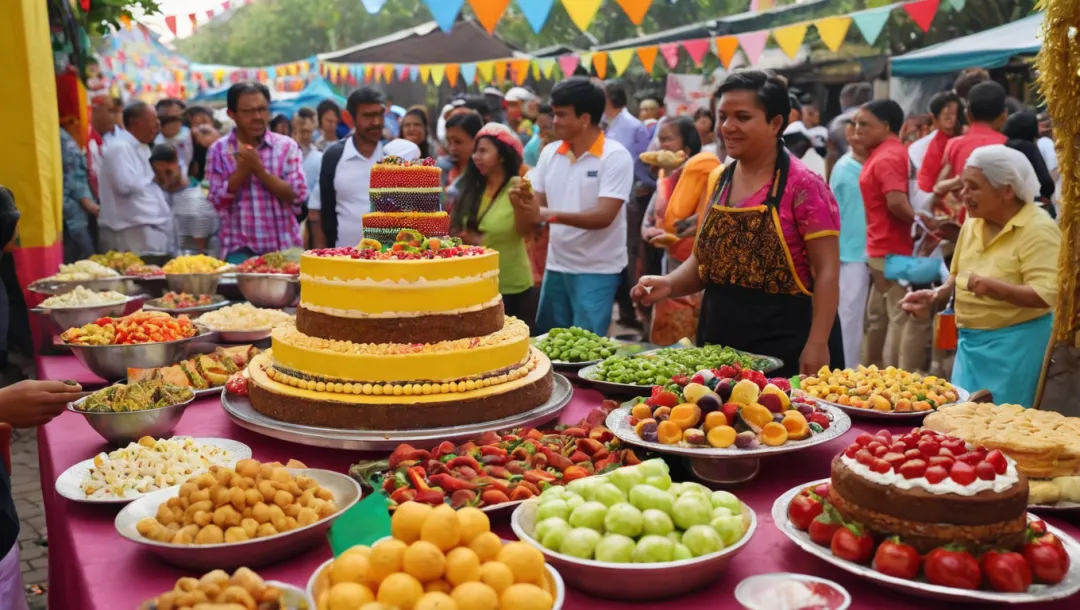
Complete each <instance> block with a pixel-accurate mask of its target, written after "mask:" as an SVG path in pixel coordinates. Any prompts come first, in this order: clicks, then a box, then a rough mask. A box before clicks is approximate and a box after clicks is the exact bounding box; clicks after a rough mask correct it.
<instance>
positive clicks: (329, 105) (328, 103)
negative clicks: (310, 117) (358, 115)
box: [315, 91, 356, 124]
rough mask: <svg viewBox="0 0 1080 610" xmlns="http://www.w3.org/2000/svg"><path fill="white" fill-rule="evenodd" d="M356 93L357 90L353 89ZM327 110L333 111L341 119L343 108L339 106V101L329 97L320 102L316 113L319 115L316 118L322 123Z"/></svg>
mask: <svg viewBox="0 0 1080 610" xmlns="http://www.w3.org/2000/svg"><path fill="white" fill-rule="evenodd" d="M355 93H356V92H355V91H353V94H355ZM349 97H352V95H350V96H349ZM327 112H333V113H334V116H336V117H337V118H338V120H339V121H340V120H341V108H340V107H338V105H337V102H335V101H334V100H329V99H327V100H323V101H321V102H319V105H318V106H316V107H315V114H316V115H317V117H316V118H317V119H318V122H319V123H320V124H321V123H322V118H323V116H324V115H325V114H326V113H327Z"/></svg>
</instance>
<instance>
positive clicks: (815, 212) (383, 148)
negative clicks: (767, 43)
mask: <svg viewBox="0 0 1080 610" xmlns="http://www.w3.org/2000/svg"><path fill="white" fill-rule="evenodd" d="M872 97H873V90H872V87H871V86H870V84H869V83H854V84H851V85H848V86H846V87H845V88H844V89H843V91H842V92H841V95H840V101H841V107H842V108H841V113H840V114H839V116H837V117H835V118H834V119H833V120H832V121H831V122H829V123H828V124H822V122H821V113H820V111H819V109H818V105H817V104H815V103H814V101H813V100H812V99H809V98H808V97H807V96H805V95H803V94H801V93H800V92H798V91H796V90H794V89H791V88H789V87H788V86H787V83H786V81H784V79H783V78H780V77H777V76H775V75H772V74H770V73H767V72H762V71H755V70H742V71H736V72H734V73H732V74H730V75H729V76H728V77H727V78H726V79H725V80H724V81H723V82H722V83H721V84H720V85H719V86H718V87H717V89H716V91H715V92H714V93H713V95H712V97H711V103H710V104H709V106H708V107H707V108H701V109H699V110H697V111H696V112H694V113H693V114H692V115H685V116H678V115H668V113H667V112H666V111H665V108H664V100H663V97H662V96H659V95H656V94H652V93H649V92H645V93H642V94H640V95H638V96H637V100H636V101H637V106H638V112H637V114H636V115H635V114H634V113H632V112H631V111H630V105H631V102H632V101H633V100H632V99H631V96H630V92H629V91H628V88H627V86H626V85H625V84H624V83H622V82H620V81H617V80H612V81H606V82H605V81H599V80H597V79H590V78H588V77H585V76H575V77H571V78H567V79H565V80H563V81H561V82H559V83H558V84H556V85H555V86H554V88H553V89H552V90H551V92H550V95H549V96H548V97H547V99H541V98H540V96H538V95H536V94H535V93H533V92H532V91H530V90H528V89H525V88H522V87H514V88H512V89H510V90H509V91H507V92H506V93H505V94H503V93H502V92H500V91H499V90H498V89H494V88H488V89H485V90H483V91H482V92H481V93H479V94H470V95H462V96H459V97H457V98H455V99H454V100H452V101H451V102H450V103H448V104H447V105H446V106H445V107H443V108H442V109H441V111H440V112H439V113H438V114H436V115H434V116H432V115H429V113H428V110H427V109H426V108H425V107H422V106H416V107H412V108H409V109H404V108H401V107H398V106H395V105H394V104H393V102H392V100H390V99H389V98H388V97H387V96H386V95H385V94H384V93H382V92H380V91H379V90H377V89H374V88H371V87H361V88H359V89H357V90H355V91H353V92H352V93H351V94H350V95H349V96H348V98H347V101H346V104H345V107H344V108H339V107H338V105H337V104H336V103H335V102H334V101H332V100H326V101H324V102H322V103H320V104H319V105H318V106H317V107H316V108H307V107H304V108H300V109H299V110H297V111H296V112H295V114H294V115H293V116H285V115H277V116H271V111H270V107H271V106H270V92H269V91H268V90H267V89H266V87H264V86H263V85H260V84H258V83H249V82H244V83H237V84H235V85H233V86H232V87H231V88H230V89H229V91H228V95H227V101H226V111H227V115H228V117H229V120H230V121H231V123H232V129H231V130H228V131H226V132H224V133H222V130H221V129H220V125H219V124H218V123H217V122H216V120H215V118H214V115H213V113H212V112H211V111H209V110H208V109H206V108H203V107H200V106H192V107H186V106H185V105H184V103H183V102H181V101H179V100H173V99H165V100H162V101H160V102H158V103H157V104H156V105H155V106H153V107H152V106H150V105H147V104H145V103H142V102H133V103H131V104H128V105H126V106H122V105H120V104H119V103H118V101H116V100H111V99H103V100H96V101H95V104H94V107H93V111H92V113H91V121H92V126H93V130H92V132H91V136H90V141H89V155H88V157H87V156H84V155H82V154H81V151H80V149H79V147H78V146H77V145H76V143H75V139H74V138H73V137H72V135H71V134H69V133H67V132H66V131H64V132H63V133H62V134H61V140H62V151H63V159H64V170H65V171H64V229H65V258H66V259H68V260H74V259H78V258H85V256H86V255H87V254H89V253H90V252H92V251H93V250H94V249H95V248H98V249H101V250H107V249H115V250H128V251H135V252H141V253H146V252H162V253H171V252H192V251H198V252H207V253H210V254H215V255H219V256H221V257H223V258H225V259H226V260H228V261H230V262H238V261H241V260H243V259H246V258H248V257H250V256H253V255H257V254H264V253H267V252H271V251H276V250H282V249H289V248H300V247H309V248H324V247H341V246H355V245H356V244H358V243H359V242H360V240H361V239H362V236H363V221H362V218H363V215H364V214H366V213H368V212H369V211H371V202H370V197H369V194H368V181H369V176H370V172H371V168H372V166H373V165H374V164H375V163H377V162H378V161H379V160H381V159H382V158H383V157H384V156H386V155H395V156H398V157H401V158H404V159H408V160H415V159H421V158H426V157H432V158H435V159H436V160H437V165H438V166H439V167H440V168H442V169H443V183H444V187H445V191H446V196H445V199H444V209H445V210H447V211H448V212H450V213H451V226H452V232H453V233H454V235H455V236H457V237H460V238H461V239H462V240H463V241H464V242H466V243H470V244H482V245H485V246H487V247H491V248H494V249H496V250H498V251H499V252H500V255H501V256H500V261H501V269H500V292H501V293H502V295H503V300H504V303H505V307H506V310H507V312H508V313H510V314H511V315H515V316H517V317H519V318H521V319H523V320H525V321H527V322H528V323H529V324H530V326H531V327H532V328H533V331H534V332H535V333H536V334H539V333H543V332H546V331H547V330H549V329H551V328H555V327H564V326H571V325H573V326H579V327H583V328H587V329H589V330H592V331H594V332H597V333H599V334H606V333H607V332H608V331H609V328H611V325H612V321H613V317H615V316H617V321H618V323H619V324H620V325H621V326H623V327H629V328H632V329H637V330H638V331H640V332H641V333H642V335H643V336H644V337H645V338H647V339H649V340H650V341H652V342H655V343H658V344H670V343H674V342H676V341H678V340H679V339H681V338H683V337H692V338H696V341H697V342H698V343H699V344H701V343H721V344H724V345H731V346H733V347H736V348H739V349H744V350H747V351H751V352H755V353H763V354H769V355H772V356H777V357H779V358H781V359H782V360H783V361H784V362H785V363H786V364H785V368H784V371H782V373H784V374H794V373H798V372H804V373H805V372H815V371H817V369H818V368H820V367H821V366H823V365H830V366H842V365H848V366H854V365H858V364H865V365H869V364H877V365H880V366H896V367H899V368H903V369H905V370H918V371H930V372H934V373H936V374H940V375H946V376H948V375H950V374H951V376H952V378H953V380H954V381H955V382H956V383H958V384H959V385H961V386H963V387H972V388H980V389H981V388H988V389H991V390H993V391H994V392H995V395H1000V396H999V400H1000V399H1001V397H1005V398H1007V399H1009V400H1010V401H1013V402H1017V403H1020V404H1025V405H1030V404H1031V403H1032V402H1033V399H1034V390H1033V388H1034V385H1033V383H1034V380H1037V377H1038V367H1039V364H1040V363H1041V362H1042V358H1041V353H1039V352H1040V350H1043V349H1044V348H1045V346H1046V343H1047V341H1048V338H1049V328H1050V320H1051V311H1052V308H1053V305H1054V301H1055V298H1056V294H1055V290H1056V283H1055V279H1054V278H1055V277H1056V269H1057V251H1058V249H1059V246H1060V232H1059V231H1058V229H1057V226H1056V224H1055V222H1054V220H1053V218H1054V216H1055V201H1056V200H1055V195H1056V191H1057V190H1058V188H1059V183H1060V175H1059V172H1058V171H1057V161H1056V157H1055V155H1054V147H1053V142H1052V141H1051V140H1050V139H1049V138H1048V137H1047V132H1048V125H1047V122H1048V121H1047V120H1046V117H1045V116H1040V115H1038V114H1036V112H1035V111H1034V110H1031V109H1027V108H1025V107H1024V106H1023V105H1022V104H1020V103H1019V102H1017V101H1016V100H1014V99H1013V98H1011V97H1009V96H1008V95H1007V93H1006V91H1005V89H1004V88H1003V87H1002V86H1001V85H1000V84H998V83H996V82H994V81H992V80H990V78H989V75H988V74H987V73H986V71H984V70H969V71H965V72H963V73H962V74H961V75H960V76H959V77H958V79H957V81H956V83H955V86H954V88H953V89H952V90H950V91H943V92H940V93H938V94H936V95H934V96H933V98H931V99H930V101H929V105H928V108H926V109H925V110H926V111H927V113H926V114H925V117H927V118H925V119H924V118H922V116H923V115H922V114H921V113H915V115H914V116H912V117H906V116H905V113H904V111H903V109H902V108H901V107H900V106H899V105H898V104H897V103H896V102H894V101H892V100H889V99H872ZM650 151H656V152H659V151H668V152H670V153H681V157H678V158H679V159H680V161H679V162H678V163H677V164H674V165H672V164H655V163H654V164H652V165H650V164H647V163H645V162H644V161H643V160H642V154H643V153H646V152H650ZM658 165H662V167H659V166H658ZM1029 204H1030V205H1029ZM1035 212H1038V214H1036V213H1035ZM968 216H971V222H965V220H966V219H967V217H968ZM95 225H96V232H95V229H94V227H95ZM957 329H958V330H957ZM935 331H936V332H935ZM953 337H955V339H953ZM986 345H1000V346H1003V347H1004V348H1006V349H998V348H996V347H995V348H992V349H990V348H986V347H985V346H986ZM1016 354H1024V355H1025V357H1024V358H1022V359H1020V361H1019V363H1017V362H1014V358H1015V355H1016ZM995 359H1000V360H995ZM1025 366H1026V367H1028V368H1026V369H1025V368H1024V367H1025ZM1020 369H1024V370H1023V372H1024V375H1017V374H1016V373H1017V371H1018V370H1020ZM1029 369H1030V370H1029ZM1006 371H1007V372H1009V373H1010V374H1005V372H1006ZM1018 377H1023V378H1024V381H1023V382H1020V381H1016V379H1017V378H1018Z"/></svg>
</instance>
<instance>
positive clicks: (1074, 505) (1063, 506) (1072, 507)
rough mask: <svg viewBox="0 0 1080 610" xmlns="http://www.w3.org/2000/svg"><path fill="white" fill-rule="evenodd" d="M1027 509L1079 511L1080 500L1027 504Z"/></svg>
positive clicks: (1051, 511) (1038, 511) (1046, 511)
mask: <svg viewBox="0 0 1080 610" xmlns="http://www.w3.org/2000/svg"><path fill="white" fill-rule="evenodd" d="M1028 510H1030V511H1035V512H1037V513H1080V502H1068V501H1065V500H1062V501H1061V502H1058V503H1056V504H1028ZM1078 561H1080V558H1078Z"/></svg>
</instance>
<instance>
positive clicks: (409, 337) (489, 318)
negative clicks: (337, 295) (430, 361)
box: [296, 298, 505, 343]
mask: <svg viewBox="0 0 1080 610" xmlns="http://www.w3.org/2000/svg"><path fill="white" fill-rule="evenodd" d="M504 322H505V317H504V315H503V303H502V299H501V298H500V299H498V300H497V301H496V302H495V303H492V304H490V305H487V306H485V307H483V308H481V309H477V310H475V311H465V312H460V313H449V314H430V315H422V316H412V317H401V318H390V317H387V318H375V317H367V318H348V317H339V316H335V315H333V314H332V313H328V312H320V311H315V310H314V309H311V308H310V306H305V305H304V304H303V303H301V304H300V306H299V307H297V308H296V328H297V330H299V331H300V332H302V333H304V334H305V335H308V336H309V337H318V338H320V339H333V340H337V341H352V342H353V343H439V342H441V341H454V340H457V339H462V338H465V337H483V336H485V335H490V334H492V333H495V332H498V331H499V330H501V329H502V327H503V324H504Z"/></svg>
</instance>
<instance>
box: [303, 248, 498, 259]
mask: <svg viewBox="0 0 1080 610" xmlns="http://www.w3.org/2000/svg"><path fill="white" fill-rule="evenodd" d="M495 254H496V252H495V251H494V250H490V249H488V248H484V247H483V246H465V245H460V244H459V245H450V246H449V247H446V248H439V249H432V248H427V249H424V250H419V249H398V250H394V249H386V250H380V249H376V248H373V247H361V248H321V249H319V250H308V251H307V252H304V258H308V257H315V258H337V259H353V260H365V261H424V260H442V259H454V258H474V257H480V256H493V255H495Z"/></svg>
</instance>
